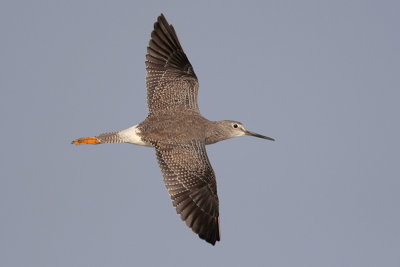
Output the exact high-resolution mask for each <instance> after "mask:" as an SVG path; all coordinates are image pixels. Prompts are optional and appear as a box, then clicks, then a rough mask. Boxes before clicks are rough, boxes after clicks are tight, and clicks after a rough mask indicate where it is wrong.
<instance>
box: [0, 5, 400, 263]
mask: <svg viewBox="0 0 400 267" xmlns="http://www.w3.org/2000/svg"><path fill="white" fill-rule="evenodd" d="M161 12H162V13H164V14H165V16H166V18H167V19H168V21H169V22H170V23H172V24H173V25H174V26H175V29H176V31H177V33H178V36H179V38H180V41H181V43H182V45H183V48H184V49H185V52H186V54H187V56H188V57H189V59H190V61H191V63H192V65H193V66H194V69H195V71H196V74H197V76H198V77H199V81H200V91H199V105H200V109H201V111H202V114H203V115H204V116H205V117H207V118H209V119H211V120H221V119H233V120H238V121H242V122H243V123H244V125H245V127H247V128H248V129H249V130H252V131H255V132H259V133H261V134H265V135H268V136H271V137H274V138H276V140H277V141H276V142H270V141H266V140H262V139H257V138H250V137H242V138H236V139H232V140H228V141H224V142H221V143H218V144H216V145H212V146H208V148H207V150H208V154H209V157H210V159H211V162H212V164H213V167H214V170H215V172H216V175H217V180H218V190H219V198H220V213H221V235H222V236H221V238H222V240H221V242H219V243H217V245H216V246H215V247H213V246H211V245H209V244H207V243H205V242H204V241H202V240H200V239H199V238H198V237H197V235H195V234H193V233H192V232H191V230H190V229H188V228H187V227H186V226H185V225H184V223H183V222H181V220H180V218H179V217H178V216H177V215H176V213H175V210H174V209H173V207H172V204H171V201H170V200H169V196H168V194H167V192H166V190H165V188H164V184H163V182H162V176H161V172H160V170H159V168H158V165H157V162H156V159H155V153H154V151H153V149H150V148H146V147H139V146H132V145H128V144H115V145H99V146H82V147H76V146H73V145H71V144H70V142H71V141H72V140H73V139H75V138H78V137H82V136H93V135H97V134H99V133H101V132H105V131H112V130H120V129H124V128H127V127H129V126H131V125H134V124H137V123H139V122H140V121H142V120H143V119H144V118H145V117H146V115H147V107H146V101H145V99H146V90H145V74H146V72H145V65H144V60H145V51H146V46H147V44H148V41H149V38H150V32H151V31H152V29H153V23H154V22H155V20H156V18H157V16H158V15H159V14H160V13H161ZM399 14H400V4H399V1H361V0H360V1H354V0H350V1H349V0H346V1H232V2H228V1H225V2H222V1H171V2H167V1H143V2H135V1H43V0H42V1H4V0H3V1H1V3H0V38H1V42H0V89H1V91H0V104H1V105H0V118H1V133H0V134H1V139H0V140H1V150H0V170H1V178H0V216H1V218H0V265H1V266H205V265H207V266H305V267H310V266H400V227H399V225H400V214H399V213H400V209H399V204H400V195H399V192H400V171H399V168H400V167H399V165H400V164H399V163H400V162H399V159H400V154H399V150H400V142H399V137H400V120H399V114H400V107H399V106H400V105H399V102H400V91H399V90H400V63H399V62H400V60H399V59H400V34H399V28H400V19H399V18H400V16H399Z"/></svg>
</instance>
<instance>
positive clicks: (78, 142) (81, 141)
mask: <svg viewBox="0 0 400 267" xmlns="http://www.w3.org/2000/svg"><path fill="white" fill-rule="evenodd" d="M72 144H74V145H87V144H90V145H97V144H100V141H99V139H97V137H82V138H78V139H75V140H74V141H72Z"/></svg>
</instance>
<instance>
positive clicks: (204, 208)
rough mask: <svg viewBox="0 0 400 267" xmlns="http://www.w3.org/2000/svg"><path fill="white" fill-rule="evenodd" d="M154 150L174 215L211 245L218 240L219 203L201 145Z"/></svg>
mask: <svg viewBox="0 0 400 267" xmlns="http://www.w3.org/2000/svg"><path fill="white" fill-rule="evenodd" d="M155 148H156V153H157V159H158V163H159V165H160V168H161V171H162V173H163V177H164V183H165V186H166V187H167V189H168V193H169V195H170V196H171V199H172V201H173V205H174V207H175V208H176V211H177V213H178V214H180V215H181V218H182V220H184V221H185V222H186V225H187V226H189V227H190V228H192V230H193V232H195V233H196V234H198V235H199V237H200V238H201V239H204V240H206V241H207V242H209V243H211V244H213V245H215V242H216V241H219V240H220V234H219V201H218V196H217V184H216V180H215V174H214V171H213V169H212V167H211V164H210V161H209V160H208V156H207V153H206V148H205V143H204V141H200V140H192V141H190V142H187V143H185V144H171V143H168V144H156V145H155Z"/></svg>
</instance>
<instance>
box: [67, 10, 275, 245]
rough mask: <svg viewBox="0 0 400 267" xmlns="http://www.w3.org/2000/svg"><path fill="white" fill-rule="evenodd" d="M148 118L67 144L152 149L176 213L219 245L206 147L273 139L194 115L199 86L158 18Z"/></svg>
mask: <svg viewBox="0 0 400 267" xmlns="http://www.w3.org/2000/svg"><path fill="white" fill-rule="evenodd" d="M146 71H147V76H146V87H147V105H148V109H149V112H148V116H147V117H146V119H145V120H144V121H143V122H141V123H139V124H137V125H134V126H132V127H130V128H127V129H125V130H121V131H116V132H108V133H103V134H100V135H98V136H94V137H82V138H78V139H75V140H74V141H72V144H75V145H83V144H104V143H130V144H136V145H143V146H149V147H153V148H154V149H155V151H156V155H157V160H158V164H159V166H160V168H161V172H162V175H163V178H164V183H165V186H166V188H167V190H168V193H169V195H170V197H171V200H172V203H173V205H174V207H175V208H176V211H177V213H178V214H180V217H181V219H182V220H183V221H185V222H186V225H187V226H188V227H190V228H191V229H192V230H193V232H195V233H196V234H198V235H199V237H200V238H201V239H204V240H205V241H207V242H208V243H210V244H212V245H215V243H216V242H217V241H220V229H219V200H218V195H217V183H216V179H215V174H214V171H213V169H212V167H211V163H210V161H209V159H208V156H207V152H206V145H209V144H214V143H216V142H219V141H222V140H225V139H229V138H233V137H238V136H245V135H248V136H255V137H259V138H263V139H267V140H271V141H274V139H273V138H271V137H267V136H263V135H260V134H257V133H254V132H251V131H248V130H246V129H245V128H244V127H243V124H242V123H240V122H238V121H231V120H224V121H209V120H207V119H206V118H204V117H203V116H202V115H201V114H200V111H199V107H198V104H197V94H198V89H199V82H198V80H197V77H196V74H195V72H194V70H193V67H192V65H191V64H190V62H189V60H188V58H187V57H186V54H185V53H184V51H183V49H182V46H181V44H180V42H179V40H178V36H177V34H176V32H175V30H174V27H173V26H172V25H170V24H168V22H167V20H166V19H165V17H164V15H163V14H161V15H160V16H159V17H158V19H157V21H156V22H155V24H154V30H153V32H152V33H151V39H150V42H149V45H148V47H147V55H146Z"/></svg>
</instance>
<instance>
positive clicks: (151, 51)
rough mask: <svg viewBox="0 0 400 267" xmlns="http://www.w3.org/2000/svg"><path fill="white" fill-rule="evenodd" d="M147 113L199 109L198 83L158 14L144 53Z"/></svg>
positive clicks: (171, 28)
mask: <svg viewBox="0 0 400 267" xmlns="http://www.w3.org/2000/svg"><path fill="white" fill-rule="evenodd" d="M146 70H147V76H146V87H147V105H148V107H149V116H152V115H153V114H155V113H157V112H158V111H161V112H166V111H167V110H175V109H182V108H183V109H190V110H193V111H197V112H199V108H198V105H197V92H198V88H199V83H198V81H197V77H196V74H195V73H194V70H193V67H192V65H191V64H190V62H189V60H188V58H187V57H186V55H185V53H184V52H183V49H182V47H181V45H180V43H179V40H178V37H177V35H176V33H175V30H174V27H173V26H172V25H169V24H168V22H167V20H166V19H165V17H164V15H163V14H161V15H160V16H159V17H158V19H157V22H156V23H155V24H154V30H153V32H152V33H151V40H150V43H149V46H148V47H147V55H146Z"/></svg>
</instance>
